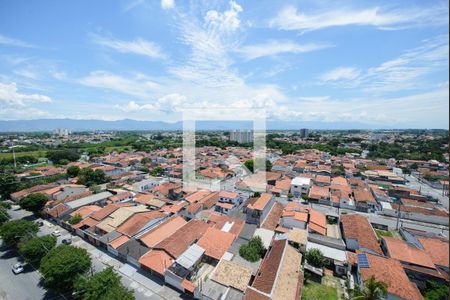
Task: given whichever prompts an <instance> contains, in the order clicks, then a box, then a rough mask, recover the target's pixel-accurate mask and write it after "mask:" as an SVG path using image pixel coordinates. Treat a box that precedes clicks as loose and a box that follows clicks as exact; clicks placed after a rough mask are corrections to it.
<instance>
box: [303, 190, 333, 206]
mask: <svg viewBox="0 0 450 300" xmlns="http://www.w3.org/2000/svg"><path fill="white" fill-rule="evenodd" d="M308 198H309V201H311V202H313V203H320V204H325V205H330V204H331V203H330V187H328V186H318V185H313V186H312V187H311V189H310V191H309V194H308Z"/></svg>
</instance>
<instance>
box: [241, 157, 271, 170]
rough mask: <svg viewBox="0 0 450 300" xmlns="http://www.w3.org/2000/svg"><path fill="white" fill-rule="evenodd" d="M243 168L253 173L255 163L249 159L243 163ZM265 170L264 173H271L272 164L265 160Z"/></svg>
mask: <svg viewBox="0 0 450 300" xmlns="http://www.w3.org/2000/svg"><path fill="white" fill-rule="evenodd" d="M244 166H245V167H246V168H247V169H248V170H249V171H251V172H255V170H254V168H255V162H254V161H253V160H252V159H250V160H247V161H245V162H244ZM265 169H266V171H271V170H272V162H271V161H270V160H266V162H265Z"/></svg>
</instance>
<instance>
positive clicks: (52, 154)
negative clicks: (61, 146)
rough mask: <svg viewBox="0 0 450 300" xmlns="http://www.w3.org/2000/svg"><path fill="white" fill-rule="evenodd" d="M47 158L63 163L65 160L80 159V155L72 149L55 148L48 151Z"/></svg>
mask: <svg viewBox="0 0 450 300" xmlns="http://www.w3.org/2000/svg"><path fill="white" fill-rule="evenodd" d="M47 158H48V159H49V160H51V161H52V162H53V163H54V164H63V163H64V162H66V163H67V162H70V161H76V160H78V159H79V158H80V155H79V154H78V153H76V152H74V151H70V150H53V151H48V152H47Z"/></svg>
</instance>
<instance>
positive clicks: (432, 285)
mask: <svg viewBox="0 0 450 300" xmlns="http://www.w3.org/2000/svg"><path fill="white" fill-rule="evenodd" d="M423 296H424V298H425V300H447V299H448V286H447V285H445V284H442V283H437V282H434V281H427V288H426V290H425V292H424V294H423Z"/></svg>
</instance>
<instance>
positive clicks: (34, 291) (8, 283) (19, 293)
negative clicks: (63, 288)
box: [0, 247, 58, 300]
mask: <svg viewBox="0 0 450 300" xmlns="http://www.w3.org/2000/svg"><path fill="white" fill-rule="evenodd" d="M19 261H20V257H19V254H18V253H17V252H16V251H14V250H10V249H8V248H6V247H1V248H0V299H2V300H18V299H20V300H28V299H29V300H34V299H58V297H54V296H52V295H49V294H47V291H46V290H45V289H43V288H42V287H40V286H39V280H40V277H41V276H40V274H39V273H38V272H37V271H35V270H34V269H33V268H32V267H31V266H28V267H27V268H25V271H24V272H23V273H21V274H17V275H15V274H14V273H13V272H12V266H13V265H15V264H16V263H17V262H19Z"/></svg>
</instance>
